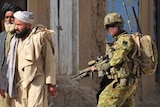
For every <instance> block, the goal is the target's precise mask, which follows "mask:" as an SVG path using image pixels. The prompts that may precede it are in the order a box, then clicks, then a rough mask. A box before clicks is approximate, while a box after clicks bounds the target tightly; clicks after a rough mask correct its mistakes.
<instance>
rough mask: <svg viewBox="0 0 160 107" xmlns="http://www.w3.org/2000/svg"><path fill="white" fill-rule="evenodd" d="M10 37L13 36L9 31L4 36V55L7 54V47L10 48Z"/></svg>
mask: <svg viewBox="0 0 160 107" xmlns="http://www.w3.org/2000/svg"><path fill="white" fill-rule="evenodd" d="M12 37H13V34H12V33H10V32H8V33H7V37H6V44H5V45H6V46H5V48H6V49H5V54H6V56H7V55H8V51H9V49H10V41H11V39H12Z"/></svg>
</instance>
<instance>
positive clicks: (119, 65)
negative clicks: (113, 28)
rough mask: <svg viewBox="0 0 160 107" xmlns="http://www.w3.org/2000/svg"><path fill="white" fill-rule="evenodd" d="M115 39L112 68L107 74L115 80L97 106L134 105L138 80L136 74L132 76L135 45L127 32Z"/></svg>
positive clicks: (111, 61)
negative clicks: (132, 57)
mask: <svg viewBox="0 0 160 107" xmlns="http://www.w3.org/2000/svg"><path fill="white" fill-rule="evenodd" d="M115 40H116V41H115V42H114V44H113V46H112V47H113V49H114V51H113V55H112V57H111V59H110V61H109V62H108V63H109V64H110V66H111V68H110V69H109V71H107V72H109V73H107V74H106V75H107V77H108V78H109V79H113V81H112V82H111V83H110V84H109V85H108V86H106V87H105V89H104V90H103V91H102V93H101V94H100V96H99V101H98V106H97V107H134V106H135V105H134V92H135V90H136V87H137V83H138V80H137V77H136V76H134V77H130V73H132V72H133V67H134V64H133V61H132V59H131V58H130V56H131V55H132V51H133V50H134V46H135V45H134V42H133V39H132V38H131V37H130V36H129V35H127V34H126V33H125V32H124V33H122V34H120V35H118V36H116V37H115ZM106 65H107V64H106ZM130 65H132V66H130ZM105 68H106V67H105V66H103V67H102V68H101V70H104V71H105V70H106V69H105Z"/></svg>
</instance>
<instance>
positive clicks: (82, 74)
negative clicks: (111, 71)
mask: <svg viewBox="0 0 160 107" xmlns="http://www.w3.org/2000/svg"><path fill="white" fill-rule="evenodd" d="M97 59H98V58H97ZM94 61H95V63H94V64H92V66H90V67H87V68H85V69H83V70H80V71H79V73H78V74H76V75H73V76H71V79H73V80H80V79H82V78H84V77H86V76H88V74H89V73H91V74H92V71H91V67H93V66H95V67H97V68H98V67H99V66H101V65H102V64H104V63H107V62H108V61H109V58H108V55H105V56H102V57H101V58H100V59H98V60H94ZM94 61H93V62H94Z"/></svg>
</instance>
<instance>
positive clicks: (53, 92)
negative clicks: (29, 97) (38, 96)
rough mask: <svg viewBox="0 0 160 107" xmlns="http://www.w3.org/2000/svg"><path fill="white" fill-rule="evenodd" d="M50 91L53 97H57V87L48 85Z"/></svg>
mask: <svg viewBox="0 0 160 107" xmlns="http://www.w3.org/2000/svg"><path fill="white" fill-rule="evenodd" d="M48 91H49V93H50V95H51V96H53V97H56V95H57V89H56V85H48Z"/></svg>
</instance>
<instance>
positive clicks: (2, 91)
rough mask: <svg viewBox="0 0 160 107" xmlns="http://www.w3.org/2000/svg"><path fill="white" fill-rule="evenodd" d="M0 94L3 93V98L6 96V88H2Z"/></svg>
mask: <svg viewBox="0 0 160 107" xmlns="http://www.w3.org/2000/svg"><path fill="white" fill-rule="evenodd" d="M0 94H1V96H2V97H3V98H5V90H3V89H0Z"/></svg>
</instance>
